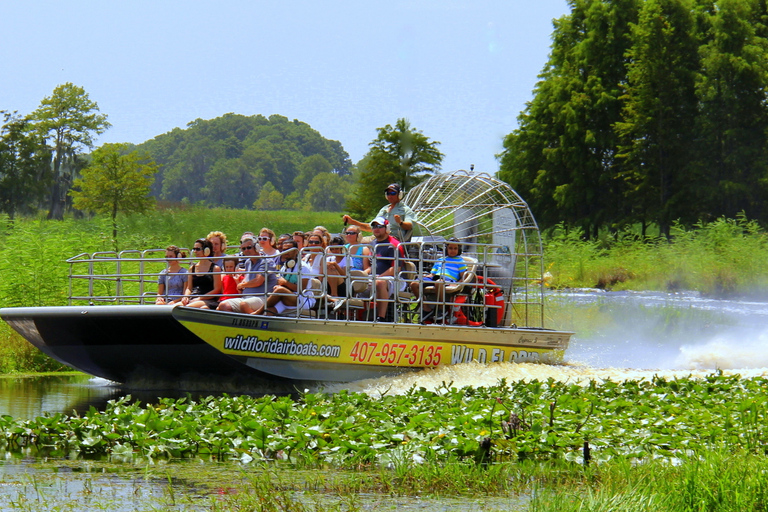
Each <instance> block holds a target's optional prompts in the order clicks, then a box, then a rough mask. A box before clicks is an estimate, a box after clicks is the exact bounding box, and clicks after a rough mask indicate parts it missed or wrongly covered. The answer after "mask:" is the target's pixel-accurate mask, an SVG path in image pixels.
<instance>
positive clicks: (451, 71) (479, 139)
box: [0, 0, 568, 173]
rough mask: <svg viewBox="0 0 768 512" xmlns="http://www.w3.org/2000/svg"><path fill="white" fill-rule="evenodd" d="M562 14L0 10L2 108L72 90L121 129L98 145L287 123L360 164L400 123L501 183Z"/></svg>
mask: <svg viewBox="0 0 768 512" xmlns="http://www.w3.org/2000/svg"><path fill="white" fill-rule="evenodd" d="M566 12H568V6H567V4H566V2H565V1H564V0H535V1H523V0H425V1H416V0H413V1H402V0H392V1H389V2H378V1H365V0H355V1H346V0H345V1H332V0H331V1H325V2H319V1H296V0H284V1H273V2H263V1H259V0H251V1H247V0H234V1H218V2H211V1H207V2H202V1H192V0H190V1H185V2H176V1H162V0H153V1H145V0H134V1H130V2H128V1H111V0H107V1H105V0H100V1H90V2H85V1H77V0H72V1H69V2H62V1H35V0H30V1H28V2H14V1H10V0H0V20H2V28H1V29H0V69H2V72H0V110H18V111H19V113H21V114H27V113H29V112H31V111H32V110H34V109H35V108H37V106H38V105H39V104H40V100H42V99H43V98H44V97H45V96H49V95H50V94H51V92H52V91H53V89H54V87H56V86H57V85H58V84H62V83H65V82H72V83H74V84H76V85H80V86H82V87H84V88H85V90H86V91H87V92H88V93H89V94H90V97H91V99H92V100H94V101H96V102H98V104H99V107H100V109H101V111H102V112H104V113H106V114H107V115H108V116H109V121H110V122H111V123H112V125H113V126H112V128H111V129H109V130H108V131H107V132H106V133H105V134H104V135H102V136H101V137H99V138H98V140H97V144H101V143H103V142H133V143H140V142H143V141H145V140H147V139H150V138H152V137H154V136H156V135H159V134H162V133H165V132H167V131H170V130H172V129H173V128H175V127H177V126H178V127H184V126H186V124H187V123H188V122H190V121H192V120H194V119H196V118H202V119H211V118H214V117H218V116H220V115H222V114H225V113H227V112H235V113H238V114H244V115H254V114H263V115H265V116H269V115H271V114H280V115H284V116H286V117H288V118H290V119H294V118H295V119H299V120H301V121H305V122H307V123H309V124H310V125H311V126H312V127H313V128H315V129H316V130H318V131H319V132H320V133H321V134H322V135H323V136H325V137H326V138H329V139H335V140H339V141H341V143H342V145H343V146H344V148H345V149H346V150H347V152H348V153H349V154H350V158H351V159H352V162H353V163H354V162H357V161H358V160H359V159H360V158H361V157H362V156H363V155H364V154H365V152H366V151H367V150H368V143H369V142H370V141H371V140H373V139H374V138H375V136H376V128H378V127H381V126H384V125H386V124H394V123H395V121H396V120H397V119H398V118H399V117H406V118H408V119H409V120H410V122H411V124H412V125H413V126H414V127H415V128H417V129H419V130H421V131H422V132H423V133H424V134H425V135H426V136H428V137H429V138H431V139H432V140H437V141H440V142H441V143H442V144H441V146H440V149H441V151H442V152H443V153H445V160H444V162H443V169H444V170H454V169H460V168H464V169H466V168H469V165H470V164H475V168H476V169H477V170H481V171H485V172H490V173H493V172H496V171H497V170H498V162H497V160H496V159H495V157H494V155H495V154H496V153H498V152H500V151H501V149H502V138H503V136H504V135H505V134H507V133H509V132H510V131H511V130H513V129H514V128H515V126H516V123H517V121H516V118H517V115H518V114H519V112H520V111H521V110H522V109H523V108H524V106H525V102H526V101H529V100H530V99H531V91H532V89H533V87H534V85H535V83H536V76H537V75H538V73H539V72H540V71H541V69H542V68H543V66H544V64H545V62H546V59H547V55H548V53H549V46H550V44H551V39H550V36H551V33H552V19H553V18H557V17H560V16H562V15H563V14H565V13H566Z"/></svg>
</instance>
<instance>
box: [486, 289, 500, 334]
mask: <svg viewBox="0 0 768 512" xmlns="http://www.w3.org/2000/svg"><path fill="white" fill-rule="evenodd" d="M485 307H486V309H485V325H486V327H498V326H500V325H502V324H503V322H504V295H502V294H501V293H498V292H497V293H493V292H488V293H486V294H485Z"/></svg>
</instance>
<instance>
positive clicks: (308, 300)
mask: <svg viewBox="0 0 768 512" xmlns="http://www.w3.org/2000/svg"><path fill="white" fill-rule="evenodd" d="M299 304H300V305H301V309H310V308H312V306H314V305H315V298H314V297H305V296H303V295H302V296H300V297H299ZM274 308H275V311H277V314H278V315H280V314H282V313H283V312H284V311H288V310H289V309H296V307H295V306H286V305H285V304H283V301H280V302H278V303H277V304H275V305H274Z"/></svg>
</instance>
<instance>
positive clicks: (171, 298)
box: [155, 245, 187, 304]
mask: <svg viewBox="0 0 768 512" xmlns="http://www.w3.org/2000/svg"><path fill="white" fill-rule="evenodd" d="M186 257H187V254H186V253H184V252H182V251H181V249H179V248H178V247H176V246H175V245H169V246H168V247H167V248H166V249H165V261H166V262H167V263H168V267H167V268H164V269H163V270H162V271H161V272H160V274H159V276H158V278H157V299H155V304H176V303H177V302H181V298H182V297H183V296H184V286H185V285H186V284H187V269H186V268H184V267H182V266H181V265H180V264H179V258H186Z"/></svg>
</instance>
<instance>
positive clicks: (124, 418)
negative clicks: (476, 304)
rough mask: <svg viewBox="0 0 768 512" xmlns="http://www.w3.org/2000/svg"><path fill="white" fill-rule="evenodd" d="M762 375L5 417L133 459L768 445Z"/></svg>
mask: <svg viewBox="0 0 768 512" xmlns="http://www.w3.org/2000/svg"><path fill="white" fill-rule="evenodd" d="M767 390H768V380H766V379H765V378H762V377H755V378H750V379H742V378H740V377H738V376H726V375H720V374H715V375H709V376H707V377H706V378H704V379H665V378H662V377H656V378H653V379H650V380H646V379H643V380H629V381H623V382H620V383H619V382H611V381H608V382H603V383H597V382H595V381H591V382H589V383H588V384H586V385H584V384H577V383H568V382H559V381H555V380H554V379H548V380H546V381H540V380H532V381H529V382H515V383H506V382H503V381H502V382H500V383H499V384H498V385H497V386H491V387H480V388H471V387H466V388H461V389H457V388H455V387H452V386H451V385H450V384H444V385H443V386H442V387H441V388H439V389H437V390H436V391H429V390H426V389H425V388H418V389H417V388H412V389H410V390H409V391H407V392H406V393H404V394H401V395H384V396H382V397H380V398H374V397H371V396H369V395H366V394H362V393H351V392H347V391H342V392H339V393H335V394H324V393H305V394H302V395H300V396H299V397H298V398H296V399H293V398H290V397H275V396H265V397H261V398H253V397H250V396H237V397H233V396H223V397H218V398H213V397H209V398H206V399H203V400H200V401H192V400H190V399H161V400H160V402H159V403H158V404H157V405H142V404H140V403H129V398H128V397H125V398H122V399H119V400H114V401H110V402H109V405H108V406H107V408H106V410H104V411H103V412H101V411H97V410H96V409H94V408H92V409H91V410H90V411H89V412H87V413H85V414H84V415H74V416H67V415H64V414H53V415H46V416H41V417H38V418H36V419H34V420H27V421H19V420H15V419H14V418H12V417H9V416H3V417H2V418H0V448H2V449H4V450H6V452H10V453H24V454H32V455H49V456H68V457H70V458H72V457H75V458H77V457H81V458H93V457H96V458H98V457H104V456H109V457H110V458H111V459H112V460H118V461H119V460H124V461H126V462H128V461H134V460H136V458H137V457H140V458H146V459H161V458H166V459H171V458H192V457H201V458H207V459H212V460H239V461H241V462H243V463H251V462H254V461H255V462H259V461H274V460H284V461H289V462H290V463H292V464H293V465H296V466H297V467H319V466H327V465H332V466H333V467H337V468H357V467H365V466H369V465H376V464H379V465H392V464H395V463H397V462H398V461H403V460H406V461H411V462H415V463H422V462H455V461H465V462H472V463H481V464H491V463H497V462H516V461H520V460H538V461H542V460H554V459H564V460H566V461H572V462H578V463H582V462H584V453H585V449H586V450H588V453H589V457H588V458H589V459H591V460H592V461H593V462H596V463H600V462H602V461H607V460H610V459H612V458H614V457H624V458H630V459H633V460H644V459H649V458H658V457H662V458H669V459H674V458H678V457H682V456H684V455H685V454H687V453H692V452H697V451H702V450H712V449H727V450H746V451H748V452H753V453H758V452H765V451H766V449H768V436H767V434H768V422H766V403H765V401H764V396H765V393H766V391H767Z"/></svg>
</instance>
